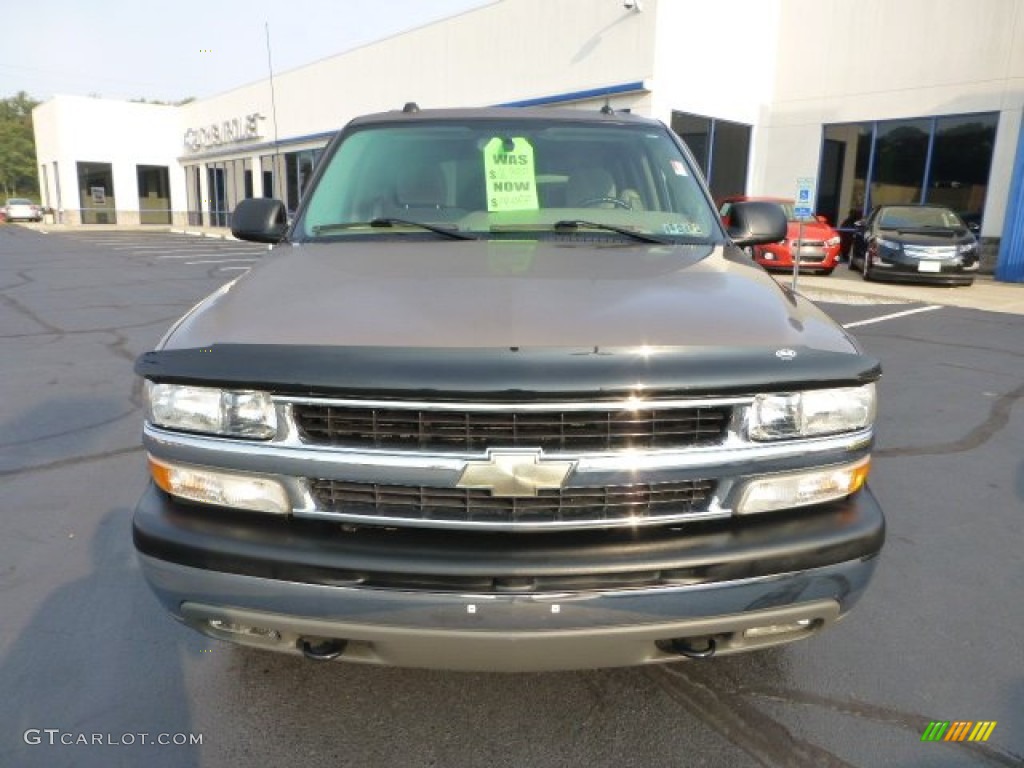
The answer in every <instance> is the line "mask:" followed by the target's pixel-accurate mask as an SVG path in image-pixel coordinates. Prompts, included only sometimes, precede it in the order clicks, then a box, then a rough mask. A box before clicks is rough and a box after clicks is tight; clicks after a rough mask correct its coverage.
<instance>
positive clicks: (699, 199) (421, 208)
mask: <svg viewBox="0 0 1024 768" xmlns="http://www.w3.org/2000/svg"><path fill="white" fill-rule="evenodd" d="M327 163H328V164H327V166H326V167H325V169H324V172H323V175H322V176H321V178H320V180H319V183H318V184H317V185H316V187H315V189H313V190H312V191H311V192H310V197H309V199H308V201H307V204H306V206H305V208H304V209H303V212H302V214H301V215H300V218H299V220H298V222H297V223H296V226H295V229H294V232H293V235H292V237H293V239H295V240H301V241H315V240H326V239H338V238H346V237H364V238H365V237H387V236H395V235H403V236H405V235H411V234H415V235H418V236H437V235H438V234H439V233H438V232H437V231H436V230H437V229H446V230H451V231H453V232H459V233H464V234H467V235H471V236H476V237H501V236H502V234H503V233H510V234H509V235H508V236H516V237H523V236H534V235H536V236H542V235H546V236H556V233H557V235H558V236H559V237H566V236H578V235H579V233H581V232H584V231H587V230H593V229H598V230H604V229H605V228H608V229H609V230H611V232H608V231H605V232H603V233H602V234H604V235H607V236H615V233H618V236H620V237H621V236H630V235H632V234H635V235H639V236H646V237H649V238H651V239H656V240H658V241H660V240H664V241H669V242H677V241H684V242H695V241H696V242H704V241H708V240H709V239H712V238H717V237H718V236H719V234H720V230H719V229H718V224H717V217H716V216H715V213H714V210H713V209H712V207H711V206H710V204H709V202H708V200H707V198H706V197H705V195H704V192H703V191H702V189H701V187H700V184H699V183H698V181H697V180H696V178H695V176H694V172H693V169H692V168H691V167H690V165H689V163H688V162H687V160H686V157H685V156H684V155H683V153H682V152H681V151H680V150H679V148H678V147H677V146H676V144H675V143H674V142H673V141H672V139H671V138H670V137H669V135H668V134H667V129H663V128H659V127H658V126H650V125H636V126H630V125H623V124H621V123H608V124H583V123H574V122H571V121H568V122H567V121H555V120H551V121H548V120H538V119H535V118H534V119H519V120H516V119H508V120H465V121H456V120H454V119H448V120H445V121H443V122H442V121H438V122H430V121H422V120H421V121H415V122H410V123H409V124H407V125H400V126H395V125H380V126H367V127H364V128H361V129H357V130H355V131H353V132H352V133H350V134H349V135H348V136H346V138H345V139H344V140H343V142H342V143H341V144H340V145H339V146H338V148H337V150H336V151H335V152H334V153H333V155H332V156H331V157H330V158H329V159H328V160H327ZM417 224H429V225H432V226H433V227H434V230H435V231H434V232H431V231H430V230H427V229H424V228H423V227H419V226H416V225H417Z"/></svg>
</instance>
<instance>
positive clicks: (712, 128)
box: [672, 112, 750, 200]
mask: <svg viewBox="0 0 1024 768" xmlns="http://www.w3.org/2000/svg"><path fill="white" fill-rule="evenodd" d="M672 130H673V131H675V132H676V134H677V135H678V136H679V138H681V139H682V140H683V141H684V142H686V146H687V147H689V148H690V152H692V153H693V156H694V159H695V160H696V161H697V165H698V166H699V167H700V169H701V172H702V173H703V174H704V178H706V179H707V181H708V187H709V188H710V189H711V195H712V196H713V197H714V198H715V199H716V200H717V199H721V198H723V197H727V196H729V195H741V194H743V193H744V192H746V189H747V164H748V161H749V160H750V126H749V125H744V124H743V123H734V122H731V121H729V120H717V119H715V118H711V117H702V116H700V115H691V114H688V113H686V112H673V113H672Z"/></svg>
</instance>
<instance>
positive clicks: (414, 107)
mask: <svg viewBox="0 0 1024 768" xmlns="http://www.w3.org/2000/svg"><path fill="white" fill-rule="evenodd" d="M402 111H403V112H405V113H406V114H412V113H414V112H419V111H420V105H419V104H417V103H416V102H415V101H407V102H405V106H404V107H402Z"/></svg>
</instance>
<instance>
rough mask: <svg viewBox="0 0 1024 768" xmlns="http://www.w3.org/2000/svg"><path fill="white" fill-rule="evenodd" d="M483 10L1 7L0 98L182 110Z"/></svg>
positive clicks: (477, 0) (307, 2)
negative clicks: (181, 104) (82, 99)
mask: <svg viewBox="0 0 1024 768" xmlns="http://www.w3.org/2000/svg"><path fill="white" fill-rule="evenodd" d="M489 1H490V0H173V2H168V0H161V1H160V2H154V1H153V0H135V1H134V2H130V1H129V0H92V1H91V2H83V0H47V2H45V3H38V2H19V0H3V4H4V5H5V6H8V7H7V8H6V9H5V11H4V12H3V14H2V16H3V18H2V21H0V41H2V42H0V98H6V97H9V96H13V95H14V94H16V93H18V92H19V91H25V92H26V93H28V95H29V96H31V97H32V98H34V99H36V100H37V101H47V100H48V99H50V98H52V97H53V96H55V95H57V94H70V95H79V96H99V97H103V98H111V99H140V98H145V99H148V100H150V101H153V100H159V101H172V102H173V101H179V100H181V99H185V98H188V97H195V98H205V97H208V96H213V95H214V94H218V93H223V92H224V91H229V90H232V89H233V88H237V87H239V86H242V85H246V84H247V83H251V82H254V81H257V80H262V79H264V78H266V77H267V74H268V62H267V26H268V25H269V31H270V51H271V60H272V62H273V68H274V73H275V74H279V73H281V72H286V71H288V70H290V69H294V68H296V67H299V66H302V65H304V64H309V63H310V62H313V61H316V60H318V59H322V58H324V57H327V56H332V55H334V54H337V53H341V52H343V51H346V50H350V49H352V48H355V47H358V46H360V45H365V44H366V43H370V42H373V41H375V40H380V39H382V38H385V37H389V36H391V35H394V34H397V33H399V32H403V31H405V30H409V29H414V28H416V27H419V26H423V25H424V24H427V23H430V22H431V21H435V20H437V19H441V18H445V17H448V16H451V15H455V14H458V13H462V12H464V11H466V10H468V9H472V8H475V7H479V6H481V5H486V4H488V2H489Z"/></svg>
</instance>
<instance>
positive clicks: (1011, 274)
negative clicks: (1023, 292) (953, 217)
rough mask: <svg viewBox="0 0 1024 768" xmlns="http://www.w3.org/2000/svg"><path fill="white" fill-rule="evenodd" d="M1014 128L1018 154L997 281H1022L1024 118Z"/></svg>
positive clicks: (1011, 184) (1004, 225)
mask: <svg viewBox="0 0 1024 768" xmlns="http://www.w3.org/2000/svg"><path fill="white" fill-rule="evenodd" d="M1017 130H1018V133H1017V156H1016V158H1015V159H1014V161H1013V173H1012V174H1011V176H1010V196H1009V197H1008V198H1007V199H1006V219H1005V220H1004V221H1003V237H1002V240H1000V242H999V258H998V259H997V260H996V280H1000V281H1002V282H1004V283H1024V120H1022V121H1021V125H1020V127H1019V128H1018V129H1017Z"/></svg>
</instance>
